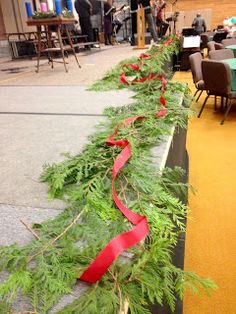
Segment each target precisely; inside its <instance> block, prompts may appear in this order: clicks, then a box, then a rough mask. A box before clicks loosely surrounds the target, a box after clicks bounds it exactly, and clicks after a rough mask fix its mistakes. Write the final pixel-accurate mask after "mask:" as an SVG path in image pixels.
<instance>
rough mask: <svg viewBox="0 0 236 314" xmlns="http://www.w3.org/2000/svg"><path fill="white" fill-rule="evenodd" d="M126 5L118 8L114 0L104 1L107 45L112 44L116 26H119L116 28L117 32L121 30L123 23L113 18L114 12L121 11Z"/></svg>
mask: <svg viewBox="0 0 236 314" xmlns="http://www.w3.org/2000/svg"><path fill="white" fill-rule="evenodd" d="M124 7H125V5H124V4H123V5H122V6H121V7H119V8H116V7H115V6H113V0H107V1H106V2H105V3H104V39H105V45H112V41H111V36H112V33H113V29H114V27H117V28H116V29H115V31H116V33H117V32H118V31H119V30H120V28H121V26H122V23H121V22H120V21H119V20H117V19H113V15H114V13H118V12H120V11H121V10H122V9H123V8H124Z"/></svg>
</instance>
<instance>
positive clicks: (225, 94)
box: [198, 60, 236, 124]
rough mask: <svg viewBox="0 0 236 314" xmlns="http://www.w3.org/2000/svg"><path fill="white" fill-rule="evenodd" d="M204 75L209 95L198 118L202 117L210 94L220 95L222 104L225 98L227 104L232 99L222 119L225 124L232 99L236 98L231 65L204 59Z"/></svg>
mask: <svg viewBox="0 0 236 314" xmlns="http://www.w3.org/2000/svg"><path fill="white" fill-rule="evenodd" d="M202 75H203V80H204V83H205V88H206V89H207V96H206V98H205V100H204V103H203V105H202V108H201V110H200V112H199V114H198V118H200V116H201V114H202V111H203V109H204V107H205V105H206V102H207V100H208V98H209V97H210V96H220V97H221V99H222V105H223V98H226V106H227V103H228V100H230V103H229V106H228V107H227V110H226V111H225V115H224V117H223V119H222V120H221V124H224V121H225V119H226V117H227V115H228V113H229V111H230V109H231V107H232V100H233V99H236V92H232V91H231V82H232V74H231V70H230V67H229V65H228V64H226V63H224V62H221V61H212V60H203V61H202Z"/></svg>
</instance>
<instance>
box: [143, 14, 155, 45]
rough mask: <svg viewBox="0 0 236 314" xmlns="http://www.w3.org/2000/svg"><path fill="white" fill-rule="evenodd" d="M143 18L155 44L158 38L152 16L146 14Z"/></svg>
mask: <svg viewBox="0 0 236 314" xmlns="http://www.w3.org/2000/svg"><path fill="white" fill-rule="evenodd" d="M145 18H146V21H147V23H148V29H149V31H150V33H151V35H152V38H153V40H154V41H155V42H157V40H158V37H157V31H156V25H155V23H154V20H153V15H152V14H151V13H149V14H146V15H145Z"/></svg>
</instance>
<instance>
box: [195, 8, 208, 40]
mask: <svg viewBox="0 0 236 314" xmlns="http://www.w3.org/2000/svg"><path fill="white" fill-rule="evenodd" d="M192 27H194V30H195V32H196V34H197V35H200V34H201V33H204V32H205V31H206V22H205V20H204V18H203V17H202V16H201V14H200V13H198V14H197V16H196V17H195V19H194V20H193V23H192Z"/></svg>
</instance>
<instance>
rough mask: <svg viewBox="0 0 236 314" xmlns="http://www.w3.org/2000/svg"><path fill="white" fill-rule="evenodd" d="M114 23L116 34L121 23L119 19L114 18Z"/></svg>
mask: <svg viewBox="0 0 236 314" xmlns="http://www.w3.org/2000/svg"><path fill="white" fill-rule="evenodd" d="M115 25H116V34H117V33H118V32H119V30H120V29H121V26H122V23H121V21H119V20H115Z"/></svg>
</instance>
